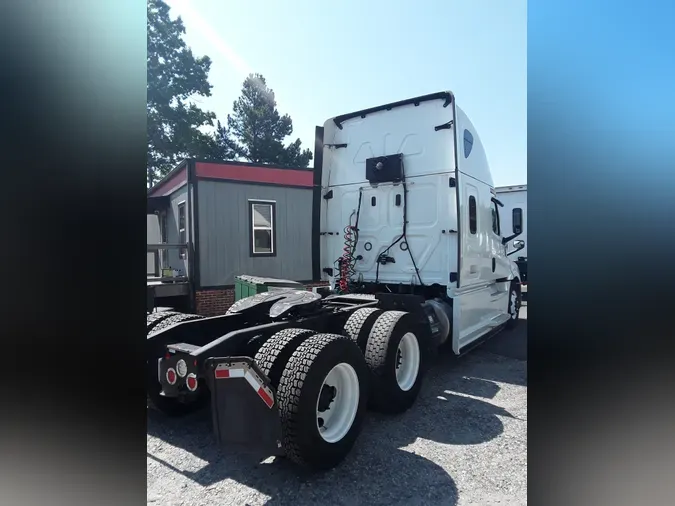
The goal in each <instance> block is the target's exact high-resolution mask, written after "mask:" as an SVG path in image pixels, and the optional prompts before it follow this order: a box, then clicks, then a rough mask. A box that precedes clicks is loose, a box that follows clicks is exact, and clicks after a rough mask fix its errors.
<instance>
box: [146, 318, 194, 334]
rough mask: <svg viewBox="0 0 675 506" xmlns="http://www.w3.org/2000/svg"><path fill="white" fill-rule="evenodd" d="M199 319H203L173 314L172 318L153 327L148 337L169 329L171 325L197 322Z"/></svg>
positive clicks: (165, 319)
mask: <svg viewBox="0 0 675 506" xmlns="http://www.w3.org/2000/svg"><path fill="white" fill-rule="evenodd" d="M201 318H204V317H203V316H200V315H198V314H187V313H178V314H174V315H172V316H169V317H168V318H164V319H163V320H162V321H160V322H159V323H158V324H157V325H155V327H154V328H153V329H152V331H151V332H148V337H150V336H153V335H155V334H157V333H158V332H161V331H162V330H164V329H165V328H167V327H170V326H171V325H175V324H176V323H182V322H187V321H190V320H199V319H201Z"/></svg>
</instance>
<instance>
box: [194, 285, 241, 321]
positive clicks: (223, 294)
mask: <svg viewBox="0 0 675 506" xmlns="http://www.w3.org/2000/svg"><path fill="white" fill-rule="evenodd" d="M233 303H234V288H225V289H223V290H201V291H198V292H196V293H195V312H196V313H197V314H200V315H203V316H217V315H220V314H225V312H226V311H227V309H228V308H229V307H230V306H231V305H232V304H233Z"/></svg>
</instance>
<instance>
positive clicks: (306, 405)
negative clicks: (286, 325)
mask: <svg viewBox="0 0 675 506" xmlns="http://www.w3.org/2000/svg"><path fill="white" fill-rule="evenodd" d="M341 363H346V364H349V365H350V366H351V367H352V368H353V369H354V371H355V372H356V376H357V378H358V382H359V400H358V407H357V409H356V415H355V417H354V420H353V422H352V425H351V427H350V428H349V430H348V432H347V433H346V434H345V436H344V437H343V438H342V439H340V440H339V441H336V442H334V443H328V442H327V441H325V440H324V439H323V437H322V436H321V434H320V432H319V427H318V424H317V411H316V410H317V401H318V399H319V394H320V392H321V390H322V386H323V382H324V380H325V378H326V376H327V375H328V373H329V372H330V371H331V370H332V369H333V367H335V366H336V365H338V364H341ZM368 376H369V375H368V367H367V366H366V363H365V361H364V359H363V354H362V352H361V350H359V347H358V346H357V344H356V343H355V342H354V341H352V340H351V339H350V338H348V337H345V336H341V335H337V334H316V335H313V336H311V337H309V338H308V339H306V340H305V341H304V342H303V343H302V344H300V346H299V347H298V348H297V349H296V350H295V352H294V353H293V355H292V356H291V358H290V360H289V361H288V364H287V365H286V368H285V369H284V372H283V374H282V376H281V381H280V382H279V390H278V393H277V397H278V402H279V415H280V418H281V430H282V445H283V450H284V452H285V454H286V457H288V458H289V459H290V460H292V461H293V462H295V463H296V464H300V465H303V466H306V467H309V468H311V469H314V470H326V469H330V468H333V467H335V466H336V465H338V464H339V463H340V462H341V461H342V460H343V459H344V458H345V457H346V456H347V454H348V453H349V451H350V450H351V449H352V447H353V446H354V443H355V442H356V439H357V437H358V435H359V433H360V432H361V428H362V426H363V420H364V416H365V413H366V408H367V404H368Z"/></svg>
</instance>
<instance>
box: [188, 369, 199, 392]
mask: <svg viewBox="0 0 675 506" xmlns="http://www.w3.org/2000/svg"><path fill="white" fill-rule="evenodd" d="M185 385H186V386H187V388H188V390H189V391H190V392H194V391H195V390H197V376H195V375H194V374H193V373H190V374H188V376H187V379H186V380H185Z"/></svg>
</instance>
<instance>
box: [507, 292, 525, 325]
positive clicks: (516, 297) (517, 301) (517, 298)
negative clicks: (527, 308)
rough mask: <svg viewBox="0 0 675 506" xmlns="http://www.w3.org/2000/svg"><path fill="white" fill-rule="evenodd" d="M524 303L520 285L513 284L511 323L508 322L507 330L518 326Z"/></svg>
mask: <svg viewBox="0 0 675 506" xmlns="http://www.w3.org/2000/svg"><path fill="white" fill-rule="evenodd" d="M521 303H522V293H521V290H520V286H519V285H518V283H515V282H512V283H511V289H510V291H509V321H508V322H506V328H507V329H509V330H510V329H514V328H516V326H517V325H518V318H519V315H520V305H521Z"/></svg>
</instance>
